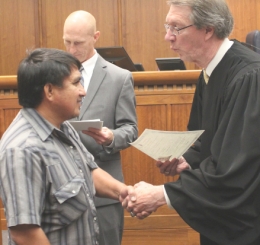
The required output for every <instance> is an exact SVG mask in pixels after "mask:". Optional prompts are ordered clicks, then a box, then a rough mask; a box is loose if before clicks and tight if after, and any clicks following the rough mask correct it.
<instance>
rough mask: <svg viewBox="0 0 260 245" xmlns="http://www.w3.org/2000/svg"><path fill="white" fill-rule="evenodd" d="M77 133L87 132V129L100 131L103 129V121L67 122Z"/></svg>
mask: <svg viewBox="0 0 260 245" xmlns="http://www.w3.org/2000/svg"><path fill="white" fill-rule="evenodd" d="M69 123H70V124H71V125H72V126H73V127H74V128H75V130H77V131H82V130H88V128H97V129H101V128H102V127H103V121H100V119H93V120H82V121H71V122H69Z"/></svg>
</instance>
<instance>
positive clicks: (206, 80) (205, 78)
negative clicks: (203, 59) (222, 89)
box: [203, 69, 209, 84]
mask: <svg viewBox="0 0 260 245" xmlns="http://www.w3.org/2000/svg"><path fill="white" fill-rule="evenodd" d="M203 77H204V80H205V83H206V84H208V81H209V76H208V75H207V73H206V71H205V70H204V69H203Z"/></svg>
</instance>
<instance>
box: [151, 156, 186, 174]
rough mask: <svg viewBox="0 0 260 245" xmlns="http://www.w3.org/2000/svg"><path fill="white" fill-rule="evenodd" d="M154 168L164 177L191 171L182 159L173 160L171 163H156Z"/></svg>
mask: <svg viewBox="0 0 260 245" xmlns="http://www.w3.org/2000/svg"><path fill="white" fill-rule="evenodd" d="M156 166H157V167H158V168H159V169H160V173H162V174H164V175H166V176H174V175H176V174H180V173H181V172H182V171H183V170H185V169H191V167H190V165H189V164H188V163H187V162H186V160H185V158H184V157H180V158H179V159H178V158H174V159H172V160H171V161H169V160H167V161H157V162H156Z"/></svg>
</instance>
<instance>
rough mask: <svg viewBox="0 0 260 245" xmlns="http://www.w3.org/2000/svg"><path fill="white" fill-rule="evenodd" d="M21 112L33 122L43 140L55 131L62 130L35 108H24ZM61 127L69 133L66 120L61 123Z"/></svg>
mask: <svg viewBox="0 0 260 245" xmlns="http://www.w3.org/2000/svg"><path fill="white" fill-rule="evenodd" d="M21 114H22V115H23V116H24V117H25V118H26V120H27V121H28V122H29V123H30V124H31V126H32V127H33V128H34V130H35V131H36V132H37V134H38V135H39V136H40V138H41V140H42V141H45V140H46V139H47V138H48V137H49V136H50V135H51V134H52V133H53V132H54V131H59V132H61V130H60V129H58V128H56V127H55V126H54V125H52V124H51V123H50V122H48V121H47V120H46V119H44V118H43V117H42V116H41V115H40V114H39V113H38V112H37V111H36V110H35V109H33V108H23V109H21ZM61 129H62V131H63V133H65V134H66V135H68V126H67V124H66V122H64V123H62V124H61Z"/></svg>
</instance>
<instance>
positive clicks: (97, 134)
mask: <svg viewBox="0 0 260 245" xmlns="http://www.w3.org/2000/svg"><path fill="white" fill-rule="evenodd" d="M82 132H83V133H84V134H86V135H88V136H90V137H92V138H93V139H94V140H95V141H96V142H97V143H98V144H100V145H104V146H108V145H110V144H111V143H112V142H113V139H114V134H113V132H112V130H110V129H109V128H107V127H102V128H101V129H96V128H88V130H83V131H82Z"/></svg>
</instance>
